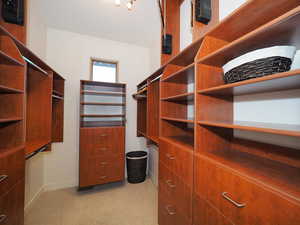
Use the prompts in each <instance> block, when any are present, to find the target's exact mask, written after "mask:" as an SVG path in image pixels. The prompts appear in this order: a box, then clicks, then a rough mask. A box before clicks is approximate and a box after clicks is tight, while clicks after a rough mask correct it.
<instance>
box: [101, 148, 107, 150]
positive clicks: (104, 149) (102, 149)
mask: <svg viewBox="0 0 300 225" xmlns="http://www.w3.org/2000/svg"><path fill="white" fill-rule="evenodd" d="M100 150H101V151H107V150H108V149H107V148H101V149H100Z"/></svg>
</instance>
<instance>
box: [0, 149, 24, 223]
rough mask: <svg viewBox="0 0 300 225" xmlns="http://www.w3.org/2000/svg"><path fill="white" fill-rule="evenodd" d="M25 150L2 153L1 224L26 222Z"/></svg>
mask: <svg viewBox="0 0 300 225" xmlns="http://www.w3.org/2000/svg"><path fill="white" fill-rule="evenodd" d="M24 164H25V160H24V149H23V148H16V149H14V150H11V151H8V152H3V153H0V224H1V225H4V224H5V225H20V224H23V221H24V214H23V211H24V177H25V171H24V168H25V165H24Z"/></svg>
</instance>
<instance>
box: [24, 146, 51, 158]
mask: <svg viewBox="0 0 300 225" xmlns="http://www.w3.org/2000/svg"><path fill="white" fill-rule="evenodd" d="M47 148H48V146H47V145H45V146H43V147H41V148H40V149H38V150H36V151H34V152H32V153H30V154H29V155H27V156H26V160H28V159H30V158H32V157H33V156H35V155H36V154H38V153H40V152H44V151H45V150H46V149H47Z"/></svg>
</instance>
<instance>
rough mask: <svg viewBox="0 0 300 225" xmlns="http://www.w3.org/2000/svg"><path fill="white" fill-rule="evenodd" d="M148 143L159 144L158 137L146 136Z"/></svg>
mask: <svg viewBox="0 0 300 225" xmlns="http://www.w3.org/2000/svg"><path fill="white" fill-rule="evenodd" d="M148 139H149V140H150V141H153V142H154V143H155V144H159V137H154V136H148Z"/></svg>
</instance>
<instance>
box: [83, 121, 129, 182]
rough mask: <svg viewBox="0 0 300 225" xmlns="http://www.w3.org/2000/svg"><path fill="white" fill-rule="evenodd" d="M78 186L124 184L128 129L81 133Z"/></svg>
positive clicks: (120, 128)
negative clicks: (122, 182)
mask: <svg viewBox="0 0 300 225" xmlns="http://www.w3.org/2000/svg"><path fill="white" fill-rule="evenodd" d="M79 174H80V175H79V176H80V178H79V186H80V187H86V186H93V185H98V184H105V183H109V182H115V181H121V180H124V175H125V128H124V127H101V128H98V127H97V128H81V129H80V171H79Z"/></svg>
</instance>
